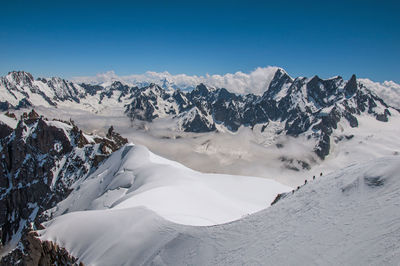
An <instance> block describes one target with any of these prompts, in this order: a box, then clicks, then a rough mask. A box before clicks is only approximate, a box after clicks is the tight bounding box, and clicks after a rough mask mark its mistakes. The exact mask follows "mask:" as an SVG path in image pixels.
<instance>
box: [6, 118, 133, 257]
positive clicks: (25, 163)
mask: <svg viewBox="0 0 400 266" xmlns="http://www.w3.org/2000/svg"><path fill="white" fill-rule="evenodd" d="M2 126H3V127H4V128H7V130H2V132H6V133H7V132H9V133H8V135H7V134H3V135H6V136H2V137H1V139H0V156H1V158H2V160H1V163H0V213H1V215H0V226H1V243H2V245H3V248H5V249H13V248H14V247H15V246H17V249H16V250H14V252H13V253H14V255H12V254H11V255H10V256H9V257H8V258H7V257H4V258H3V262H4V261H7V259H10V258H13V256H16V255H15V254H16V253H17V254H22V255H26V254H25V248H24V245H23V241H20V239H21V237H22V238H23V237H24V236H26V233H27V232H29V231H30V230H31V229H35V228H37V227H38V226H39V225H40V223H41V222H43V221H45V220H47V219H49V218H51V217H47V216H46V215H43V212H44V211H45V210H47V209H49V208H52V207H54V206H55V205H56V204H57V203H58V202H59V201H61V200H63V199H64V198H65V197H66V196H68V195H69V193H70V192H71V191H72V188H71V185H72V184H73V183H74V182H75V181H76V180H78V179H81V178H85V177H86V176H87V174H89V173H90V172H91V171H92V170H93V169H95V168H96V167H97V165H99V164H100V163H101V162H102V161H103V160H104V159H105V158H107V157H108V156H109V155H110V154H111V153H112V152H113V151H115V150H117V149H118V148H119V147H121V146H122V145H124V144H125V143H127V140H126V139H124V138H122V137H121V136H120V135H119V134H118V133H116V132H114V130H113V128H112V127H111V128H110V129H109V131H108V134H107V136H106V137H100V136H96V135H89V134H85V133H83V132H82V130H80V129H79V128H78V127H77V126H76V125H75V124H74V122H73V121H56V120H52V121H50V120H47V119H46V118H44V117H42V116H39V115H38V114H37V113H36V112H35V111H34V110H32V111H31V112H30V113H24V114H23V115H22V116H21V118H20V120H19V121H18V124H17V126H16V128H12V127H10V126H8V125H6V124H5V123H2ZM16 257H17V258H21V256H16ZM14 262H15V261H14ZM7 263H11V262H10V261H7Z"/></svg>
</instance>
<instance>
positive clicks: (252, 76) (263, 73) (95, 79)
mask: <svg viewBox="0 0 400 266" xmlns="http://www.w3.org/2000/svg"><path fill="white" fill-rule="evenodd" d="M277 70H278V67H273V66H268V67H258V68H256V69H255V70H254V71H252V72H250V73H249V74H247V73H243V72H240V71H238V72H236V73H233V74H232V73H227V74H224V75H208V74H207V75H205V76H196V75H193V76H189V75H186V74H177V75H172V74H170V73H169V72H167V71H165V72H153V71H147V72H145V73H144V74H132V75H127V76H118V75H117V74H115V72H114V71H108V72H105V73H99V74H97V75H96V76H86V77H74V78H73V81H75V82H78V83H82V82H85V83H91V84H103V85H109V84H111V82H113V81H116V80H119V81H122V82H125V83H128V84H131V85H143V84H147V83H156V84H159V85H163V83H164V82H165V81H166V82H167V83H168V84H169V86H170V87H173V88H182V89H188V88H193V87H195V86H196V85H198V84H200V83H204V84H207V85H209V86H212V87H217V88H226V89H228V90H229V91H231V92H235V93H240V94H247V93H254V94H257V95H261V94H263V93H264V92H265V91H266V90H267V89H268V86H269V84H270V82H271V80H272V78H273V77H274V75H275V72H276V71H277Z"/></svg>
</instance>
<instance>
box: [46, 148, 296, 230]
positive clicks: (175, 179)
mask: <svg viewBox="0 0 400 266" xmlns="http://www.w3.org/2000/svg"><path fill="white" fill-rule="evenodd" d="M73 188H74V189H75V190H74V191H73V192H72V193H71V194H70V195H69V197H68V198H66V199H65V200H64V201H62V202H61V203H59V204H58V205H57V207H56V208H55V209H53V210H51V212H52V215H53V216H58V215H61V214H63V213H66V212H74V211H82V210H106V213H108V212H109V211H114V210H122V209H130V208H132V207H146V208H148V209H150V210H152V211H154V212H156V213H157V214H158V215H160V216H161V217H163V218H165V219H167V220H170V221H172V222H175V223H180V224H187V225H214V224H220V223H225V222H229V221H233V220H237V219H240V218H241V217H242V216H244V215H247V214H249V213H254V212H257V211H259V210H261V209H264V208H266V207H268V206H269V205H270V203H271V202H272V201H273V200H274V198H275V197H276V195H277V194H278V193H282V192H286V191H290V190H292V189H291V188H290V187H288V186H284V185H281V184H280V183H278V182H276V181H273V180H269V179H265V178H257V177H246V176H231V175H221V174H202V173H199V172H196V171H193V170H191V169H189V168H187V167H185V166H183V165H181V164H179V163H177V162H174V161H170V160H167V159H164V158H162V157H159V156H157V155H155V154H153V153H151V152H150V151H149V150H148V149H147V148H145V147H144V146H139V145H133V144H130V145H125V146H124V147H123V148H121V149H120V150H119V151H117V152H115V153H113V154H112V156H111V157H110V158H109V159H108V160H107V161H106V162H104V163H103V164H102V165H101V166H100V167H99V168H98V169H97V170H96V171H95V172H94V173H93V174H91V175H90V176H89V177H88V178H87V179H86V180H83V181H78V182H77V183H75V184H74V185H73Z"/></svg>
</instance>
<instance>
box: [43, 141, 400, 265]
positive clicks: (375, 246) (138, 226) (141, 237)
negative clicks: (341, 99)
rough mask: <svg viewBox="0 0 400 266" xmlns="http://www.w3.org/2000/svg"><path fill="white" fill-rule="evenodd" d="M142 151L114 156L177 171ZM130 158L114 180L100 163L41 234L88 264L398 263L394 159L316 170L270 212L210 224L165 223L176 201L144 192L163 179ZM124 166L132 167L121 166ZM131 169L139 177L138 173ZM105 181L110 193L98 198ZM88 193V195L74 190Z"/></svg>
mask: <svg viewBox="0 0 400 266" xmlns="http://www.w3.org/2000/svg"><path fill="white" fill-rule="evenodd" d="M143 152H144V153H147V151H146V150H143V148H140V147H132V146H131V147H130V146H126V147H125V148H124V149H122V150H120V151H119V152H118V153H117V154H115V155H113V156H117V157H121V156H122V157H123V158H126V157H128V158H129V157H132V159H133V158H135V156H136V155H140V156H139V158H140V160H139V161H140V162H139V164H142V163H145V162H146V161H147V163H151V164H153V165H154V164H156V165H158V166H159V167H167V168H169V167H174V168H175V169H182V168H181V166H180V165H176V164H171V162H168V161H164V160H162V159H160V158H152V156H153V155H150V156H149V157H147V156H145V159H143V157H142V155H141V153H143ZM136 153H138V154H136ZM109 160H113V157H111V158H110V159H109ZM107 163H108V162H107ZM135 163H136V160H133V161H130V160H129V159H127V160H125V159H123V162H122V165H121V166H122V169H125V171H120V172H117V173H115V175H117V176H119V177H118V178H116V179H115V181H112V182H110V181H111V180H109V178H108V176H109V173H104V172H102V171H103V170H101V171H100V169H99V170H98V171H97V172H95V173H94V174H93V175H92V178H89V179H88V180H87V181H86V182H85V184H83V183H82V184H81V186H80V187H76V188H75V191H74V192H73V193H72V194H71V198H69V199H67V200H66V201H64V202H61V203H60V204H59V205H58V206H59V207H58V208H59V209H58V210H57V209H56V212H57V211H58V212H59V213H60V214H61V212H62V211H63V210H64V209H65V208H66V207H67V206H69V205H71V204H72V205H71V206H73V210H68V211H69V213H67V214H64V215H61V216H58V217H56V218H55V219H53V220H52V221H50V222H48V223H46V224H45V229H44V230H41V231H39V237H40V239H41V241H43V243H49V242H47V241H50V243H55V244H57V245H55V246H56V247H57V248H61V247H64V248H65V249H66V250H67V251H68V252H70V253H71V254H72V255H73V256H74V257H75V258H76V259H77V260H78V261H80V262H83V263H84V264H86V265H110V264H112V265H249V264H251V265H294V264H301V265H338V264H343V265H396V264H397V263H398V262H399V260H400V252H399V251H400V245H399V242H398V239H399V237H400V225H399V223H398V220H399V219H400V212H399V199H400V175H399V173H400V167H399V166H400V160H399V158H398V157H396V156H394V157H387V158H382V159H379V160H374V161H370V162H367V163H363V164H356V165H353V166H351V167H348V168H346V169H343V170H341V171H338V172H336V173H333V174H331V175H327V176H322V177H318V178H317V179H316V180H314V181H311V182H308V183H307V184H305V185H304V186H302V187H300V188H299V189H297V190H296V191H294V192H290V193H289V194H288V195H286V197H284V198H282V199H280V200H279V201H278V202H277V203H276V204H274V205H273V206H272V207H270V208H268V209H266V210H263V211H261V212H258V213H255V214H252V215H249V216H246V217H244V218H242V219H240V220H238V221H234V222H231V223H227V224H222V225H216V226H209V227H192V226H187V225H181V224H176V223H172V222H171V221H168V220H167V219H168V215H167V216H166V215H165V213H161V212H160V210H162V208H161V209H160V210H157V208H156V206H157V205H162V204H163V202H162V201H164V200H167V201H168V202H170V203H172V202H173V201H174V199H170V198H168V196H171V195H170V194H169V193H168V196H167V197H165V196H162V195H165V194H163V193H161V191H158V193H159V194H158V195H159V196H161V197H157V198H155V197H151V198H147V199H145V198H143V199H141V198H140V195H141V194H142V193H146V191H147V192H148V191H149V189H150V190H152V189H154V190H157V187H158V184H157V183H158V182H161V179H160V178H156V179H153V175H152V174H154V172H152V171H150V174H149V173H148V172H147V171H148V170H147V171H145V172H141V170H140V167H139V168H136V166H134V165H135ZM129 165H131V166H133V167H132V168H126V167H128V166H129ZM167 165H168V166H167ZM160 169H161V168H160ZM170 169H172V168H170ZM132 170H133V171H134V172H135V173H137V174H138V175H134V176H135V177H136V178H134V179H132V176H131V171H132ZM178 179H180V178H178ZM189 179H191V178H189ZM217 179H218V177H217ZM187 181H188V182H191V181H189V180H187ZM208 181H210V180H208ZM208 181H205V180H204V181H203V182H204V183H207V182H208ZM101 182H104V183H105V184H104V183H101ZM136 182H138V184H135V183H136ZM154 182H155V183H154ZM165 182H168V183H170V181H165ZM216 182H218V181H216ZM179 183H180V182H179ZM170 184H171V183H170ZM214 184H216V183H214ZM225 184H229V183H228V182H227V183H225ZM253 184H255V183H253ZM176 185H177V184H175V186H176ZM182 185H185V184H183V183H182ZM118 187H119V189H118ZM99 188H100V189H99ZM105 188H106V191H108V193H106V194H104V195H101V193H102V192H103V191H104V189H105ZM160 188H162V187H160ZM176 188H179V185H178V186H176ZM232 188H234V187H229V186H228V187H226V188H224V193H228V194H230V193H234V194H236V195H238V194H237V193H239V195H240V194H241V193H242V192H243V194H244V192H245V191H246V189H247V188H246V184H245V185H244V186H243V187H242V189H239V190H237V189H233V190H232ZM80 189H83V191H82V192H79V190H80ZM165 189H168V187H167V188H165ZM88 190H89V191H91V192H90V193H89V194H88V196H86V197H85V199H87V200H88V201H84V200H80V198H79V197H72V195H74V193H82V194H80V195H83V194H85V195H86V192H87V191H88ZM121 190H122V191H121ZM135 191H136V192H135ZM111 192H112V193H111ZM155 193H156V192H155ZM135 194H136V195H135ZM99 196H100V197H99ZM196 196H197V195H188V199H190V200H189V201H188V204H189V205H192V204H202V202H201V201H200V202H198V201H197V200H198V199H197V200H196ZM247 196H249V195H247ZM135 198H136V199H135ZM255 198H257V196H256V195H254V199H255ZM74 199H75V201H74ZM92 199H95V200H94V201H93V200H92ZM133 199H135V200H133ZM150 199H153V202H150V201H149V200H150ZM140 200H144V201H148V204H147V205H146V206H147V208H145V207H139V206H138V205H140V204H136V202H135V201H140ZM192 200H194V201H192ZM154 201H155V202H154ZM160 201H161V202H160ZM229 202H230V201H229ZM82 203H84V204H82ZM104 203H106V204H104ZM176 203H179V204H181V205H182V204H184V203H182V202H179V201H178V202H176ZM206 205H207V207H210V208H211V209H210V211H209V213H208V214H207V215H208V216H209V217H218V216H219V213H218V212H216V213H213V210H215V209H216V208H218V206H212V205H213V204H212V205H211V206H210V205H208V204H206ZM234 205H235V208H236V207H239V206H240V204H239V205H238V202H236V203H235V204H234ZM168 206H169V208H171V205H168ZM169 208H168V209H169ZM178 209H179V208H178ZM184 209H185V210H188V209H190V207H189V208H188V209H186V208H184ZM200 212H201V211H200ZM162 217H164V218H162ZM165 218H167V219H165ZM47 245H48V244H47ZM50 246H54V244H52V245H50Z"/></svg>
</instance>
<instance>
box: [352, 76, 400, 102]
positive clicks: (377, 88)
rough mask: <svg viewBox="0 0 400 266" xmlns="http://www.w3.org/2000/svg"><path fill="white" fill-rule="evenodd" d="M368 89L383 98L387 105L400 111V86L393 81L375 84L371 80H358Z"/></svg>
mask: <svg viewBox="0 0 400 266" xmlns="http://www.w3.org/2000/svg"><path fill="white" fill-rule="evenodd" d="M358 80H359V81H360V82H361V83H362V84H364V86H365V87H367V89H369V90H371V91H373V92H375V93H376V95H378V96H379V97H381V98H382V99H383V100H384V101H385V103H387V104H389V105H390V106H393V107H396V108H399V109H400V85H399V84H397V83H395V82H393V81H385V82H383V83H379V82H374V81H372V80H369V79H358Z"/></svg>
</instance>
